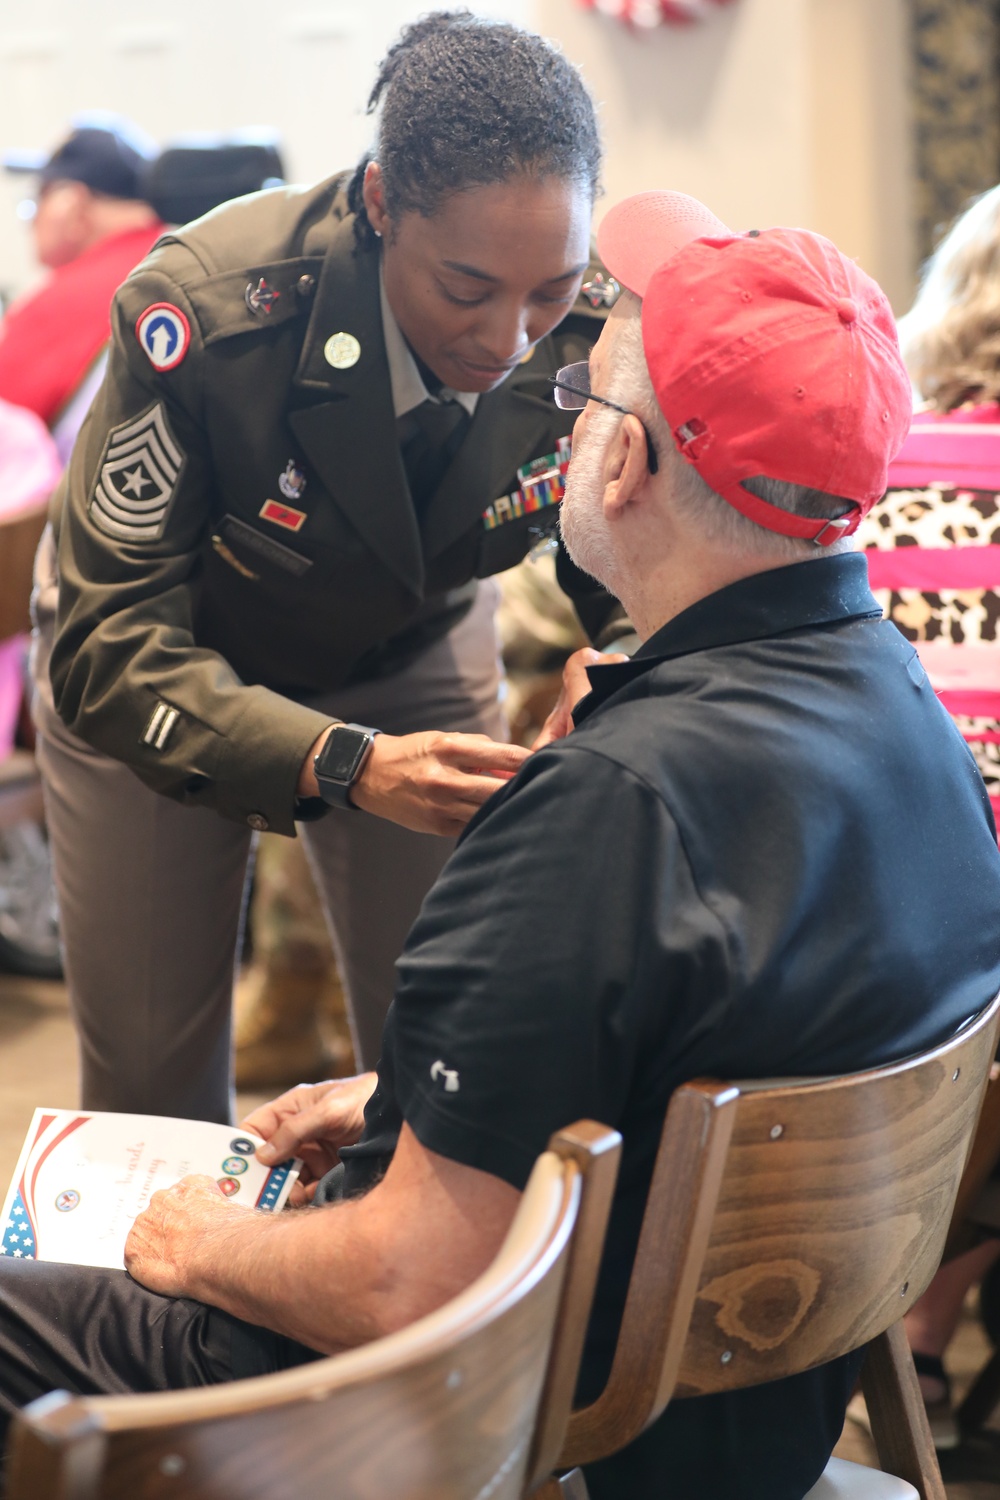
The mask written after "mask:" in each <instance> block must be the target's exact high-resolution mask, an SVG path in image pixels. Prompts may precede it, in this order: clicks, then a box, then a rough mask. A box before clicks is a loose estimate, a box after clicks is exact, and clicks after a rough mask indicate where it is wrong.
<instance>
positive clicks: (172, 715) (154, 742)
mask: <svg viewBox="0 0 1000 1500" xmlns="http://www.w3.org/2000/svg"><path fill="white" fill-rule="evenodd" d="M179 718H180V714H179V713H178V712H177V710H176V708H172V707H171V705H170V704H169V703H164V702H163V701H162V699H161V700H160V702H159V703H158V704H157V705H156V707H155V708H154V709H153V712H152V714H151V715H150V717H149V722H148V723H147V725H146V727H145V729H144V730H143V732H142V743H143V744H144V745H149V746H150V748H151V749H153V750H163V749H164V748H165V746H166V743H167V740H169V738H170V735H171V733H172V731H173V727H174V725H175V724H176V723H177V720H178V719H179Z"/></svg>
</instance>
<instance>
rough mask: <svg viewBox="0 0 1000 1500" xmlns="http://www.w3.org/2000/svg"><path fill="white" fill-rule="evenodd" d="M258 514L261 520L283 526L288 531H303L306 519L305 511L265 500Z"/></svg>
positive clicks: (278, 501)
mask: <svg viewBox="0 0 1000 1500" xmlns="http://www.w3.org/2000/svg"><path fill="white" fill-rule="evenodd" d="M257 514H258V515H259V516H260V518H261V520H263V521H271V522H272V523H273V524H274V525H275V526H283V527H284V528H285V530H286V531H301V530H302V526H303V523H304V521H305V519H306V513H305V511H304V510H296V509H295V507H294V505H282V504H281V502H280V500H265V501H264V504H263V505H262V506H261V508H260V510H259V511H258V512H257Z"/></svg>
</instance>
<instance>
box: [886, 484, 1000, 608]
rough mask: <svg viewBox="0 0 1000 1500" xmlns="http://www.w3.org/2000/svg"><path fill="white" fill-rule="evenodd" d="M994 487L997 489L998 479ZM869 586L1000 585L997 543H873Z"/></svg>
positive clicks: (981, 586)
mask: <svg viewBox="0 0 1000 1500" xmlns="http://www.w3.org/2000/svg"><path fill="white" fill-rule="evenodd" d="M997 488H998V489H1000V480H998V484H997ZM868 582H869V583H870V585H871V587H872V588H873V589H921V590H923V589H929V590H931V592H933V593H936V592H937V591H938V589H995V588H1000V547H993V546H987V547H977V546H975V545H968V544H966V545H963V546H961V547H896V548H895V549H894V550H892V551H890V550H889V549H887V548H880V547H873V548H872V549H870V550H869V552H868Z"/></svg>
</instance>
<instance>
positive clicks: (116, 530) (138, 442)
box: [88, 401, 185, 542]
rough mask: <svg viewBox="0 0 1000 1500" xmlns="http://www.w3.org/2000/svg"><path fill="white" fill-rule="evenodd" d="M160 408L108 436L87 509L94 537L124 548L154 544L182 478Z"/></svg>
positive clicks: (181, 460) (176, 449) (180, 456)
mask: <svg viewBox="0 0 1000 1500" xmlns="http://www.w3.org/2000/svg"><path fill="white" fill-rule="evenodd" d="M184 464H185V458H184V453H183V451H182V450H181V448H180V446H179V445H178V443H177V441H176V439H175V438H174V435H173V433H172V432H171V430H170V424H169V422H168V421H167V415H166V412H165V411H164V410H163V405H162V403H161V402H159V401H158V402H157V403H156V405H155V406H152V407H150V409H149V410H148V411H147V412H145V413H144V414H143V415H142V416H141V417H137V418H136V419H135V420H134V421H131V422H125V423H123V424H122V425H121V426H120V427H114V428H112V430H111V432H110V433H109V434H108V441H107V446H106V447H105V450H104V457H103V458H102V459H101V465H100V468H99V470H98V474H97V483H96V485H95V486H94V493H93V496H92V498H91V501H90V505H89V507H88V510H89V514H90V519H91V520H92V521H93V523H94V525H95V526H96V527H97V528H98V530H99V531H103V532H104V533H105V534H106V535H107V536H111V537H114V538H115V539H116V540H117V541H123V542H155V541H158V540H159V538H160V537H161V536H162V535H163V529H164V527H165V525H166V521H167V514H168V512H169V510H170V506H171V504H172V503H173V499H174V496H175V495H176V493H177V490H178V487H179V485H180V481H181V476H182V474H183V473H184Z"/></svg>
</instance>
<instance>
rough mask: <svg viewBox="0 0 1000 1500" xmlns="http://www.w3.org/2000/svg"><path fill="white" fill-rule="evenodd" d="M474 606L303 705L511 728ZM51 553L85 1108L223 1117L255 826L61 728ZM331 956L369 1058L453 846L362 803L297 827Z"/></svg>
mask: <svg viewBox="0 0 1000 1500" xmlns="http://www.w3.org/2000/svg"><path fill="white" fill-rule="evenodd" d="M497 592H498V591H497V588H496V585H495V584H494V583H493V582H492V581H489V580H488V581H486V582H485V583H482V584H481V585H480V588H479V592H478V596H477V599H476V602H475V604H474V605H473V608H472V609H471V610H470V612H469V614H468V615H467V616H466V617H465V619H464V620H463V621H462V622H461V623H460V624H459V625H458V626H456V628H455V629H454V630H452V631H451V633H450V634H449V635H448V636H446V637H445V638H444V639H443V640H441V641H438V642H437V643H436V644H434V645H432V646H430V647H429V648H428V649H427V650H426V651H425V652H423V653H422V654H421V656H420V657H419V658H418V659H417V660H416V661H415V662H413V663H412V664H411V665H410V666H408V667H407V668H406V669H405V670H404V671H402V672H399V673H396V674H394V675H392V676H389V677H385V678H382V679H380V680H378V681H375V682H367V683H361V684H359V685H356V686H353V687H348V688H344V689H342V690H340V691H338V692H335V693H331V694H330V695H328V696H325V697H322V698H318V699H310V700H308V701H309V703H310V705H311V706H312V707H315V708H318V709H320V710H321V711H322V712H328V713H329V714H330V716H331V718H340V719H345V720H348V721H353V722H355V723H359V724H369V725H372V726H373V727H375V728H377V729H382V730H385V731H386V732H388V733H392V734H408V733H411V732H413V731H417V730H424V729H441V730H452V731H462V732H465V733H469V734H475V733H480V734H488V735H489V736H490V737H491V738H493V739H505V738H506V726H505V721H504V716H503V711H502V708H501V705H500V701H499V688H500V680H501V678H500V667H499V661H498V651H497V641H496V632H495V627H494V609H495V604H496V599H497ZM55 594H56V580H55V570H54V561H53V549H52V545H51V538H50V537H49V535H48V533H47V534H46V537H45V538H43V541H42V547H41V549H40V551H39V557H38V563H37V566H36V614H37V620H38V632H37V640H36V651H35V669H34V675H35V689H36V693H35V703H34V713H35V722H36V724H37V726H38V731H39V746H38V762H39V766H40V767H41V773H42V778H43V785H44V792H45V807H46V817H47V820H48V826H49V835H50V839H51V843H52V853H53V862H54V867H55V879H56V888H57V892H58V897H59V904H60V912H61V923H62V937H63V948H64V955H65V968H66V978H67V982H68V985H69V992H70V1003H71V1006H72V1010H73V1015H74V1019H75V1022H76V1026H77V1030H78V1033H79V1038H80V1051H81V1067H82V1097H81V1104H82V1107H83V1108H85V1109H110V1110H123V1111H134V1112H138V1113H146V1114H167V1115H178V1116H183V1117H187V1118H193V1119H205V1120H221V1121H227V1120H229V1119H230V1118H231V1111H232V1083H231V1060H230V1050H231V1036H230V1028H231V1006H232V988H233V978H234V966H235V955H236V949H237V941H238V937H239V932H240V924H241V914H242V912H243V908H244V888H245V885H246V874H247V867H248V862H249V859H250V855H251V847H252V841H253V835H252V833H251V831H250V829H249V828H244V827H243V826H241V825H240V824H238V823H234V822H231V821H229V820H227V819H224V818H221V817H219V816H218V814H216V813H214V812H211V811H208V810H205V809H202V808H189V807H183V806H181V805H180V804H178V803H175V802H173V801H171V800H170V799H169V798H167V797H163V796H160V795H159V794H158V793H155V792H152V791H150V790H149V789H148V788H147V787H146V786H145V785H144V784H143V783H142V782H141V781H140V780H139V779H138V777H136V776H135V775H134V774H133V773H132V772H131V771H130V770H129V769H128V767H127V766H125V765H123V764H121V763H120V762H118V761H114V760H111V759H110V758H109V757H108V756H105V755H103V754H101V753H99V752H98V751H95V750H93V749H92V748H91V747H90V746H88V745H86V744H84V743H83V742H82V741H81V740H79V739H78V738H77V737H76V736H75V735H73V734H71V733H70V732H69V731H68V730H67V729H66V727H65V725H64V724H63V723H62V721H61V720H60V719H59V717H58V715H57V714H56V712H55V709H54V707H53V703H52V691H51V686H50V684H49V680H48V671H47V662H48V652H49V649H50V642H51V635H52V625H53V618H54V609H55ZM301 833H302V834H303V835H304V837H305V840H306V849H307V852H308V855H309V858H310V861H311V863H312V865H313V868H314V871H315V874H316V878H317V885H318V888H319V891H320V894H321V897H322V900H323V903H324V906H325V909H326V911H327V914H328V919H329V923H330V930H331V936H332V938H333V943H334V947H335V950H336V953H337V958H338V961H339V963H340V966H341V973H342V975H343V979H344V985H345V990H346V993H347V1000H348V1012H349V1015H350V1020H351V1027H352V1031H353V1034H354V1043H355V1048H356V1053H357V1056H358V1059H359V1062H360V1064H361V1066H363V1067H365V1068H372V1067H374V1066H375V1064H376V1062H377V1061H378V1056H379V1048H380V1042H381V1035H382V1023H383V1021H384V1019H385V1014H386V1011H387V1010H388V1008H389V1003H390V1001H391V999H392V992H393V985H394V964H395V960H396V957H397V955H398V954H399V952H400V950H401V949H402V946H403V942H404V939H405V937H406V934H407V932H408V931H409V929H410V927H411V925H412V923H413V921H414V919H415V918H416V916H417V913H418V911H419V909H420V905H421V902H422V901H423V898H424V896H425V895H426V893H427V891H428V890H429V889H430V887H431V886H432V885H433V883H434V881H435V879H436V878H437V875H438V873H439V872H440V870H441V868H442V866H443V865H444V863H445V861H446V860H447V858H448V856H449V855H450V853H451V851H452V849H453V848H454V841H453V840H451V839H443V838H437V837H435V836H433V835H431V834H417V833H410V832H409V831H408V830H406V829H403V828H400V827H398V826H397V825H396V824H395V823H389V822H387V821H386V820H385V819H383V818H376V817H372V816H370V815H369V814H367V813H363V812H355V811H350V810H341V809H333V810H332V811H331V812H329V813H328V814H327V815H326V816H325V817H324V818H321V819H320V820H318V821H317V822H315V823H309V824H304V825H301Z"/></svg>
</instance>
